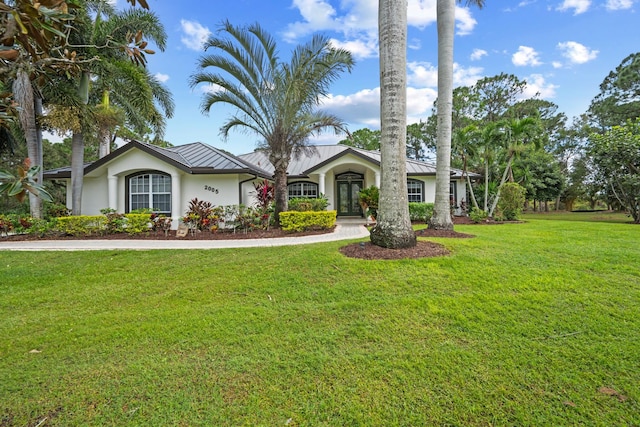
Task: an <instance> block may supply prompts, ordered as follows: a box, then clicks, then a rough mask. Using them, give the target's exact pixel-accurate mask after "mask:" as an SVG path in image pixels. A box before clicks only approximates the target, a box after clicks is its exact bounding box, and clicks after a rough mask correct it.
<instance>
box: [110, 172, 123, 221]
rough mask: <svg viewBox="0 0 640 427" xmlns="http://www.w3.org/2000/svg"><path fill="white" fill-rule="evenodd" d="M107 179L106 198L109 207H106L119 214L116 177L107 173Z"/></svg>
mask: <svg viewBox="0 0 640 427" xmlns="http://www.w3.org/2000/svg"><path fill="white" fill-rule="evenodd" d="M107 177H108V187H107V198H108V200H109V203H108V205H109V206H107V207H108V208H110V209H115V210H116V211H117V212H121V210H120V209H118V177H117V176H116V175H112V174H111V172H110V171H107Z"/></svg>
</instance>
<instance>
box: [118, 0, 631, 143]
mask: <svg viewBox="0 0 640 427" xmlns="http://www.w3.org/2000/svg"><path fill="white" fill-rule="evenodd" d="M125 3H126V2H125V0H117V5H118V7H125V6H126V4H125ZM377 3H378V2H377V1H375V0H268V1H264V0H234V1H228V0H224V1H223V0H207V1H195V0H181V1H179V2H178V1H166V0H149V5H150V7H151V9H152V10H153V11H154V12H155V13H157V14H158V16H159V17H160V20H161V21H162V22H163V24H164V26H165V29H166V31H167V34H168V47H167V49H166V50H165V52H158V53H157V54H156V55H151V56H150V57H149V69H150V70H151V72H152V73H154V74H156V75H157V77H158V78H159V79H161V80H162V81H164V82H165V84H166V85H167V86H168V87H169V89H170V90H171V91H172V93H173V96H174V98H175V101H176V107H177V108H176V114H175V116H174V118H172V119H170V120H169V122H168V126H167V134H166V138H165V139H167V140H168V141H170V142H171V143H173V144H174V145H180V144H186V143H190V142H194V141H202V142H206V143H209V144H211V145H214V146H217V147H220V148H223V149H226V150H228V151H230V152H232V153H235V154H241V153H245V152H249V151H252V150H253V149H254V148H255V143H256V138H257V137H255V136H253V135H246V134H243V133H234V134H232V136H231V137H230V138H229V140H228V141H227V142H223V141H222V140H221V138H220V135H219V129H220V126H221V125H222V123H223V122H224V120H225V119H226V118H228V117H229V114H230V113H231V111H230V110H228V109H225V108H224V107H223V106H217V107H214V108H213V109H212V110H211V112H210V114H209V115H208V116H206V115H203V114H202V113H201V111H200V102H201V100H202V93H203V90H205V88H204V87H198V88H195V89H191V88H190V87H189V83H188V81H189V76H190V75H191V74H193V73H194V72H195V71H196V62H197V59H198V57H200V56H201V55H202V54H203V53H204V52H203V51H202V48H201V46H202V43H203V41H204V40H206V38H207V37H208V36H209V35H210V34H212V33H214V32H215V31H216V30H217V29H218V28H219V25H220V22H221V21H223V20H227V19H228V20H229V21H230V22H231V23H233V24H236V25H243V24H250V23H255V22H259V23H260V24H261V25H262V26H263V27H264V28H266V29H267V30H268V31H269V32H270V33H271V34H273V35H274V36H275V37H276V38H277V40H278V43H279V49H280V53H281V56H282V57H284V58H286V57H287V56H288V54H289V52H290V51H291V50H292V49H293V47H295V46H296V44H299V43H301V42H304V41H306V40H308V38H309V37H310V36H311V35H312V34H314V33H318V32H320V33H323V34H325V35H327V36H328V37H330V38H331V39H332V40H333V41H334V43H335V44H336V45H339V46H341V47H344V48H346V49H349V50H350V51H351V52H352V53H353V55H354V57H355V59H356V61H357V63H356V66H355V69H354V70H353V72H352V73H351V74H345V75H344V77H343V78H342V79H340V80H339V81H338V82H336V83H335V84H334V85H333V86H332V94H331V96H330V97H329V98H328V99H325V100H324V107H323V108H324V109H326V110H328V111H330V112H332V113H334V114H336V115H338V116H339V117H341V118H342V119H343V120H345V121H346V122H347V123H349V128H350V130H351V131H354V130H357V129H360V128H363V127H369V128H371V129H379V126H380V123H379V75H378V70H379V66H378V41H377ZM461 3H463V4H464V3H465V2H461ZM486 3H487V4H486V7H485V8H483V9H481V10H479V9H477V8H472V7H471V8H466V7H461V6H459V7H458V8H457V9H456V20H457V36H456V39H455V54H454V56H455V84H456V85H472V84H473V83H475V82H476V81H477V80H478V79H480V78H482V77H485V76H494V75H496V74H499V73H501V72H506V73H512V74H515V75H516V76H518V77H519V78H520V79H523V80H526V81H527V82H528V93H529V94H530V95H531V96H534V95H535V94H536V93H538V94H539V96H540V97H541V98H543V99H547V100H549V101H552V102H555V103H556V104H558V106H559V107H560V111H563V112H565V113H566V114H567V116H569V117H570V118H571V117H574V116H578V115H579V114H581V113H583V112H584V111H585V110H586V109H587V108H588V106H589V102H590V101H591V99H592V98H593V97H594V96H595V95H596V94H597V93H598V86H599V84H600V83H601V82H602V80H603V78H604V77H605V76H606V75H607V74H608V73H609V71H611V70H612V69H614V68H615V67H616V66H617V65H618V64H619V63H620V62H621V61H622V59H624V58H625V57H626V56H627V55H629V54H631V53H633V52H636V51H638V50H640V44H639V43H638V42H639V41H640V26H639V25H638V15H637V9H638V8H640V0H523V1H517V0H514V1H512V0H488V1H487V2H486ZM408 4H409V13H408V17H409V18H408V22H409V38H408V40H409V43H408V44H409V48H408V66H407V75H408V86H409V87H408V106H407V107H408V115H409V117H408V120H409V122H416V121H418V120H420V119H424V118H426V117H427V116H429V115H430V114H431V106H432V105H433V101H434V100H435V98H436V94H437V72H436V71H437V70H436V68H437V36H436V25H435V20H436V6H435V5H436V0H408ZM339 139H340V138H337V139H336V137H335V136H333V135H326V136H325V137H322V138H321V139H319V140H318V141H316V143H335V142H337V141H338V140H339Z"/></svg>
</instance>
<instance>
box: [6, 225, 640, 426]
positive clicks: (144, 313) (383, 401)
mask: <svg viewBox="0 0 640 427" xmlns="http://www.w3.org/2000/svg"><path fill="white" fill-rule="evenodd" d="M456 231H461V232H465V233H471V234H475V235H476V236H477V237H476V238H473V239H433V240H434V241H437V242H439V243H443V244H444V245H446V247H447V248H448V249H449V250H450V251H451V255H450V256H448V257H444V258H433V259H421V260H400V261H364V260H357V259H351V258H346V257H344V256H342V255H341V254H340V253H339V252H338V248H339V247H340V246H342V245H344V244H346V242H334V243H324V244H317V245H309V246H298V247H296V246H291V247H276V248H264V249H227V250H201V251H102V252H6V251H4V252H2V251H0V338H1V339H0V426H26V425H30V426H34V425H40V426H45V425H46V426H54V425H58V426H76V425H114V426H115V425H118V426H121V425H140V426H142V425H144V426H160V425H185V426H187V425H189V426H191V425H211V426H213V425H215V426H226V425H229V426H231V425H232V426H238V425H249V426H260V425H264V426H285V425H289V426H323V425H324V426H355V425H362V426H369V425H371V426H383V425H384V426H393V425H406V426H423V425H456V426H487V425H498V426H501V425H518V426H541V425H563V426H568V425H595V426H613V425H615V426H618V425H640V261H639V260H640V244H638V242H640V226H638V225H632V224H624V223H609V222H586V221H561V220H558V219H544V220H542V219H535V217H528V218H527V222H526V223H523V224H502V225H489V226H487V225H477V226H473V225H469V226H456ZM0 248H1V246H0Z"/></svg>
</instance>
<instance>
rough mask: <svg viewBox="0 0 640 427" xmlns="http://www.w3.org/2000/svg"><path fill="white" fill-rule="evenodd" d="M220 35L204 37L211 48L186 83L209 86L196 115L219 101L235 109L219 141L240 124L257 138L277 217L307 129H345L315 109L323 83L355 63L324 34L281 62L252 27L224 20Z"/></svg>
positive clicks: (268, 38) (324, 90)
mask: <svg viewBox="0 0 640 427" xmlns="http://www.w3.org/2000/svg"><path fill="white" fill-rule="evenodd" d="M221 32H222V33H224V35H223V36H220V37H215V36H214V37H211V38H209V40H208V41H207V43H206V44H205V50H209V49H212V50H214V51H215V52H214V53H212V54H209V55H205V56H203V57H202V58H201V59H200V61H199V64H198V69H199V71H198V72H196V73H194V74H193V75H192V76H191V86H192V87H195V86H197V85H198V84H200V83H207V84H209V85H212V86H213V87H214V88H215V90H214V91H211V92H207V93H206V94H205V95H204V97H203V101H202V111H203V113H208V112H209V111H210V110H211V107H212V106H213V105H214V104H218V103H223V104H228V105H231V106H233V107H235V108H236V110H237V112H236V113H235V114H234V115H233V116H232V117H231V118H230V119H229V120H228V121H227V122H225V123H224V125H223V126H222V128H221V129H220V132H221V134H222V136H223V137H224V138H227V137H228V136H229V133H230V131H231V130H232V129H235V128H239V129H241V130H244V131H248V132H251V133H255V134H257V135H259V136H260V137H261V138H262V139H263V141H262V142H261V143H260V148H262V149H264V150H266V152H267V153H268V156H269V161H270V162H271V164H272V165H273V167H274V180H275V204H276V205H275V217H276V220H277V219H278V218H279V214H280V212H283V211H286V210H287V206H288V200H287V169H288V168H289V162H290V160H291V158H292V156H297V155H299V154H301V153H302V152H303V151H304V150H305V149H306V148H308V140H309V137H310V136H311V135H313V134H317V133H319V132H322V131H323V130H326V129H333V130H334V131H335V132H336V133H339V132H343V131H344V130H345V124H344V123H343V122H342V121H341V120H340V119H338V118H337V117H336V116H333V115H331V114H327V113H324V112H321V111H318V110H317V107H318V105H319V102H320V99H321V98H322V97H324V96H326V95H328V89H329V86H330V84H331V83H332V82H333V81H335V80H336V79H337V78H338V76H339V75H340V74H341V73H342V72H343V71H351V68H352V67H353V64H354V62H353V59H352V57H351V53H350V52H348V51H346V50H344V49H337V48H335V47H333V46H332V45H331V42H330V40H329V39H328V38H326V37H324V36H318V35H317V36H314V37H313V38H312V39H311V40H310V41H309V42H308V43H306V44H304V45H300V46H298V47H296V48H295V49H294V51H293V54H292V57H291V60H290V62H288V63H284V62H281V61H280V59H279V58H278V53H277V50H276V43H275V40H274V39H273V37H272V36H271V35H269V34H268V33H267V32H265V31H264V29H262V28H261V27H260V25H258V24H253V25H250V26H248V27H236V26H234V25H232V24H231V23H229V22H228V21H226V22H224V23H223V24H222V27H221ZM208 70H213V71H208Z"/></svg>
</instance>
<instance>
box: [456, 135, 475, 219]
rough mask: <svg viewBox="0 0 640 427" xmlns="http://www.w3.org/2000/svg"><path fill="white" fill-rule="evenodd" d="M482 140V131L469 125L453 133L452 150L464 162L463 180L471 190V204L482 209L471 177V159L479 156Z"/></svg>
mask: <svg viewBox="0 0 640 427" xmlns="http://www.w3.org/2000/svg"><path fill="white" fill-rule="evenodd" d="M479 139H480V131H479V130H478V128H477V127H476V126H475V125H469V126H466V127H464V128H462V129H456V130H455V131H453V135H452V142H451V150H452V152H453V153H455V154H456V155H458V156H459V157H460V159H461V160H462V178H463V179H465V178H466V181H467V187H468V188H469V195H470V196H471V202H472V204H473V207H474V208H476V209H480V208H479V206H478V201H477V200H476V195H475V193H474V192H473V187H472V186H471V178H470V177H469V159H470V158H473V157H474V156H475V155H476V154H477V143H478V140H479Z"/></svg>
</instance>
